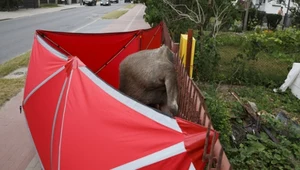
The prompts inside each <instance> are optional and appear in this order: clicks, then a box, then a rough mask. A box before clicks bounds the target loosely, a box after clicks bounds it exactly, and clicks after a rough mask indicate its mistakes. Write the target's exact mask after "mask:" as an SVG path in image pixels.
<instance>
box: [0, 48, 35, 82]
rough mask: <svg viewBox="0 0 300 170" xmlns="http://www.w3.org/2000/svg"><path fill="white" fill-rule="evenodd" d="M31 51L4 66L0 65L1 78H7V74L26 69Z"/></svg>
mask: <svg viewBox="0 0 300 170" xmlns="http://www.w3.org/2000/svg"><path fill="white" fill-rule="evenodd" d="M29 56H30V51H28V52H26V53H24V54H22V55H20V56H18V57H15V58H13V59H11V60H9V61H7V62H5V63H3V64H0V78H1V77H4V76H6V75H7V74H9V73H11V72H12V71H14V70H16V69H18V68H21V67H26V66H27V65H28V62H29Z"/></svg>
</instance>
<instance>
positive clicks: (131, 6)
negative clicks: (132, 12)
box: [124, 4, 135, 9]
mask: <svg viewBox="0 0 300 170" xmlns="http://www.w3.org/2000/svg"><path fill="white" fill-rule="evenodd" d="M133 7H135V4H128V5H126V6H125V7H124V8H126V9H131V8H133Z"/></svg>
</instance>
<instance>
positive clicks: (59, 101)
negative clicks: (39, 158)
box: [50, 78, 69, 169]
mask: <svg viewBox="0 0 300 170" xmlns="http://www.w3.org/2000/svg"><path fill="white" fill-rule="evenodd" d="M68 79H69V78H66V79H65V82H64V84H63V87H62V89H61V91H60V95H59V98H58V102H57V105H56V109H55V114H54V118H53V123H52V132H51V143H50V165H51V169H53V167H52V157H53V139H54V128H55V125H56V119H57V113H58V110H59V106H60V103H61V99H62V96H63V93H64V90H65V87H66V84H67V81H68Z"/></svg>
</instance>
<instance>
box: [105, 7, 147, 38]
mask: <svg viewBox="0 0 300 170" xmlns="http://www.w3.org/2000/svg"><path fill="white" fill-rule="evenodd" d="M145 8H146V6H145V5H142V4H138V5H136V6H135V7H134V8H132V9H131V10H130V11H128V12H126V13H125V14H124V15H122V16H121V17H120V18H118V19H117V20H115V21H113V22H112V23H111V24H110V25H108V26H107V27H106V28H104V29H102V30H101V32H102V33H108V32H124V31H133V30H137V29H147V28H150V25H149V24H148V23H146V22H145V20H144V18H143V15H144V13H145Z"/></svg>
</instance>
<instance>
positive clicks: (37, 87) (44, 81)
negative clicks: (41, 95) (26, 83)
mask: <svg viewBox="0 0 300 170" xmlns="http://www.w3.org/2000/svg"><path fill="white" fill-rule="evenodd" d="M64 69H65V67H64V66H62V67H61V68H59V69H58V70H56V71H55V72H54V73H53V74H51V75H50V76H49V77H47V78H46V79H45V80H43V81H42V82H41V83H40V84H39V85H37V86H36V87H35V88H34V89H33V90H31V92H30V93H29V94H28V95H27V96H26V98H25V99H24V101H23V105H25V103H26V102H27V100H28V99H29V97H31V95H33V93H35V92H36V91H37V90H38V89H39V88H40V87H42V86H43V85H44V84H46V83H47V82H48V81H49V80H50V79H52V78H53V77H54V76H56V75H57V74H59V73H60V72H61V71H63V70H64Z"/></svg>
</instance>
